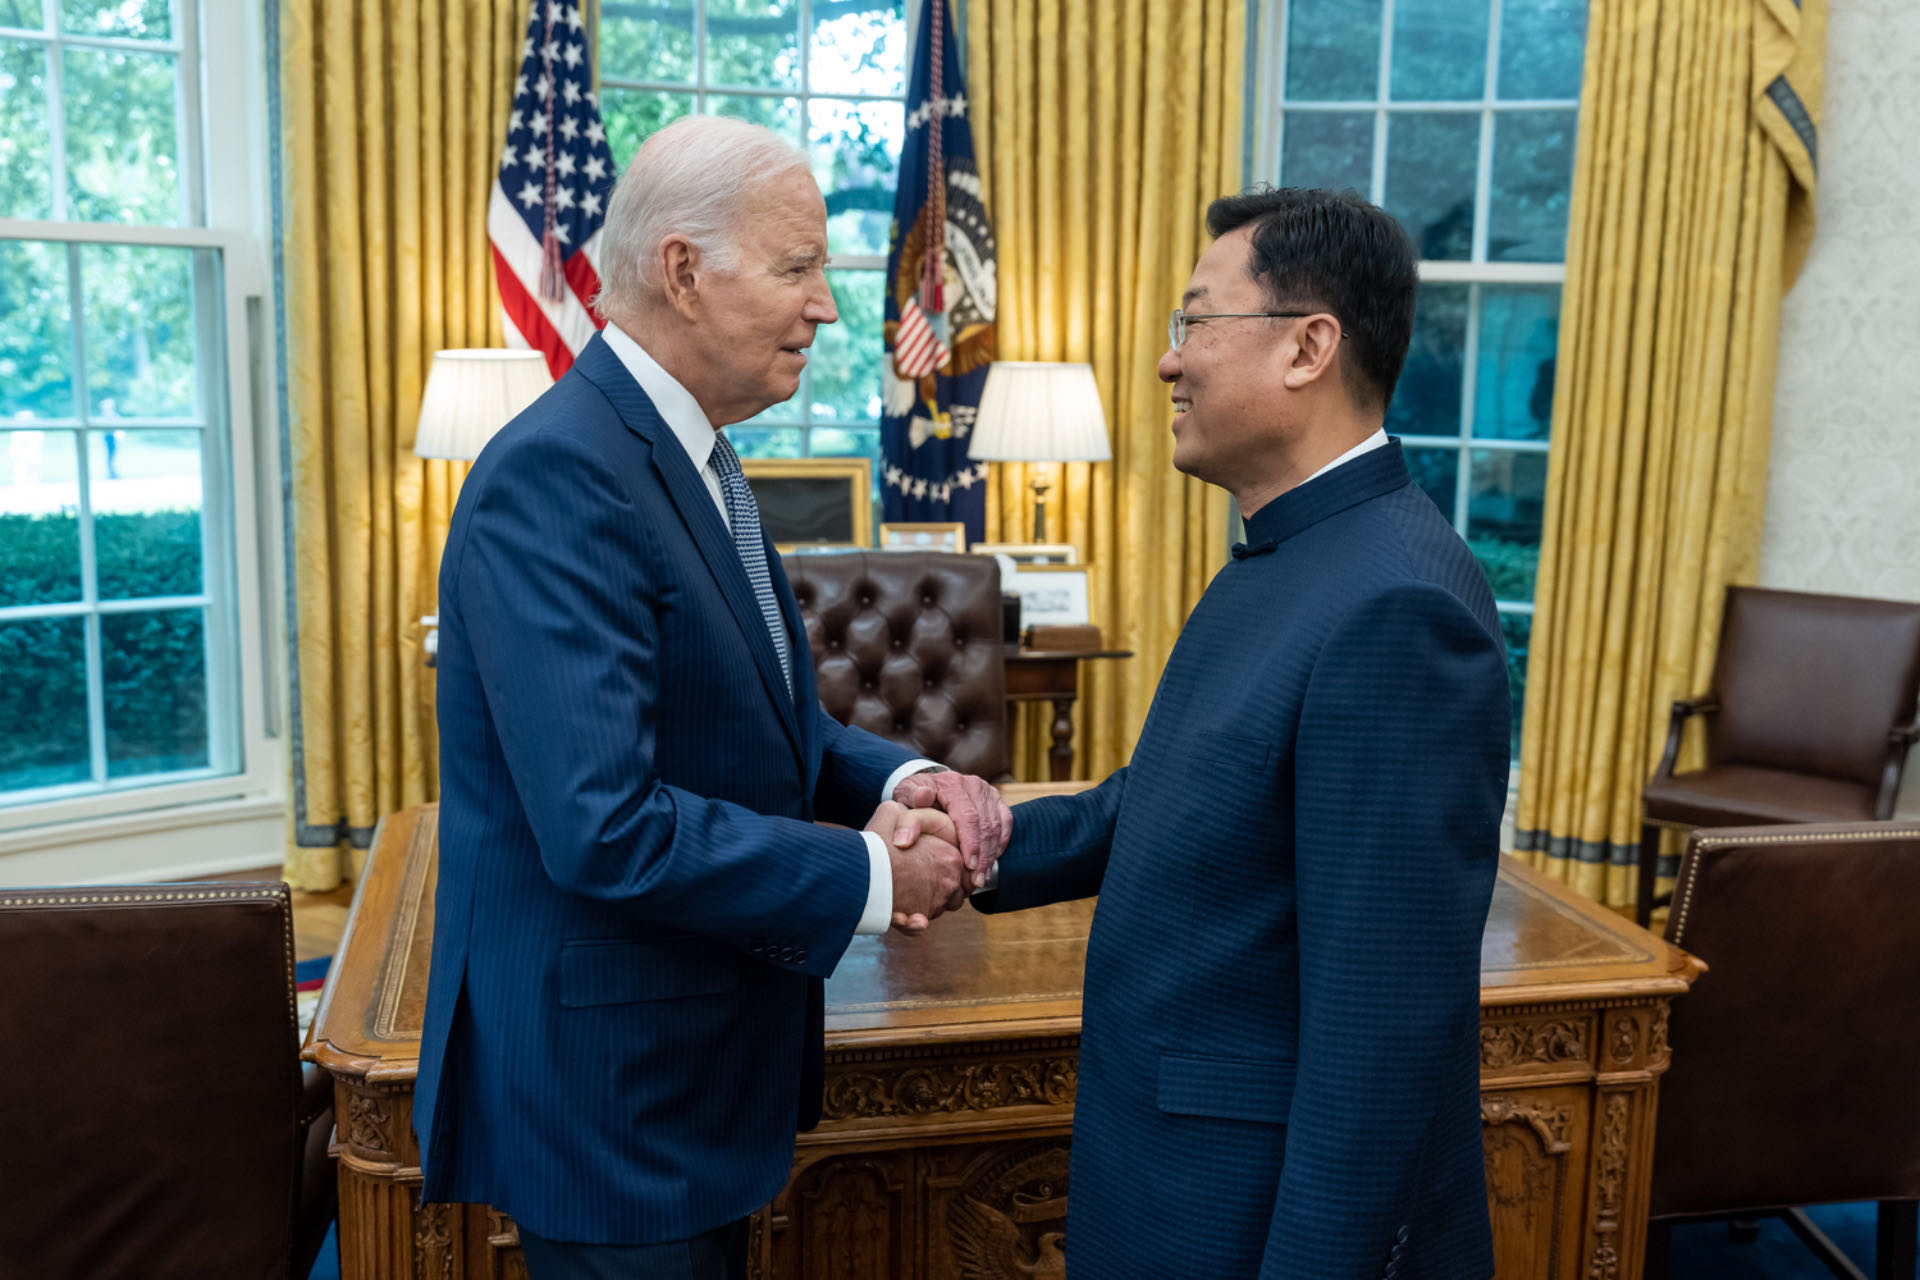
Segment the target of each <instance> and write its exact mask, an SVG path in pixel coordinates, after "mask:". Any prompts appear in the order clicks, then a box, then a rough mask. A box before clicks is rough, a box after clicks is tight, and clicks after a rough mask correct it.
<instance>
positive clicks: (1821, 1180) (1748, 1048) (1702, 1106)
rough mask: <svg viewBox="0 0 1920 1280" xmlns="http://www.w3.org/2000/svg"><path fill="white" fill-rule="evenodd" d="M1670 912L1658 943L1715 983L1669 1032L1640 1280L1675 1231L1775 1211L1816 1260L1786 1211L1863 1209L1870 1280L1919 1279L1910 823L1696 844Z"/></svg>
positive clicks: (1914, 893) (1651, 1273)
mask: <svg viewBox="0 0 1920 1280" xmlns="http://www.w3.org/2000/svg"><path fill="white" fill-rule="evenodd" d="M1673 901H1674V907H1673V912H1672V915H1671V917H1670V919H1669V920H1668V923H1667V940H1668V941H1669V942H1672V943H1674V944H1675V945H1677V946H1682V947H1685V948H1686V949H1687V950H1688V951H1690V952H1692V953H1693V954H1694V955H1697V956H1699V957H1700V958H1701V959H1702V960H1704V961H1706V963H1707V965H1708V966H1709V968H1708V972H1707V974H1706V975H1705V976H1704V977H1702V978H1701V979H1700V981H1699V982H1698V983H1696V984H1695V985H1694V988H1693V990H1692V991H1691V992H1689V993H1688V994H1687V995H1686V996H1685V997H1684V998H1683V999H1680V1000H1676V1001H1674V1003H1673V1012H1672V1015H1671V1022H1670V1024H1669V1027H1668V1043H1669V1044H1670V1046H1671V1048H1672V1051H1673V1062H1672V1066H1671V1067H1670V1068H1669V1069H1668V1071H1667V1074H1666V1075H1665V1076H1663V1077H1661V1080H1660V1106H1659V1111H1658V1113H1657V1119H1656V1121H1655V1124H1656V1130H1655V1137H1654V1146H1653V1190H1652V1199H1651V1202H1650V1205H1651V1207H1650V1214H1651V1216H1652V1218H1653V1219H1654V1229H1653V1231H1652V1232H1651V1234H1650V1236H1649V1240H1648V1247H1647V1268H1646V1275H1647V1276H1648V1277H1649V1280H1654V1278H1657V1277H1664V1276H1665V1275H1666V1274H1667V1272H1666V1260H1667V1246H1668V1244H1669V1242H1670V1231H1671V1226H1672V1223H1673V1222H1674V1221H1676V1220H1680V1219H1684V1218H1719V1217H1729V1216H1734V1217H1752V1216H1756V1215H1759V1214H1767V1213H1783V1214H1784V1215H1785V1216H1786V1217H1787V1220H1788V1223H1789V1225H1791V1226H1793V1227H1794V1229H1795V1230H1796V1231H1798V1232H1799V1233H1800V1234H1801V1235H1802V1236H1803V1238H1806V1239H1807V1241H1808V1243H1809V1244H1810V1245H1813V1246H1814V1248H1815V1249H1816V1250H1820V1249H1821V1248H1822V1242H1824V1241H1825V1237H1824V1236H1821V1235H1820V1234H1819V1232H1818V1231H1817V1229H1816V1228H1814V1227H1813V1226H1812V1224H1811V1223H1810V1222H1808V1220H1807V1219H1806V1217H1805V1216H1804V1215H1803V1214H1800V1213H1799V1211H1798V1210H1797V1209H1796V1208H1792V1207H1793V1206H1799V1205H1807V1204H1825V1203H1837V1202H1844V1201H1858V1200H1878V1201H1879V1202H1880V1221H1879V1247H1878V1255H1879V1261H1878V1275H1879V1276H1880V1277H1881V1280H1892V1278H1893V1277H1895V1276H1899V1277H1902V1280H1913V1275H1914V1224H1915V1201H1916V1200H1920V1087H1916V1082H1917V1081H1920V981H1916V975H1920V931H1916V930H1915V928H1914V921H1915V920H1916V919H1920V824H1896V823H1858V824H1814V825H1807V826H1798V827H1790V828H1789V827H1780V826H1767V827H1744V828H1729V829H1720V830H1712V831H1697V832H1695V833H1694V834H1693V836H1692V837H1691V839H1690V840H1689V842H1688V848H1687V852H1686V855H1685V857H1684V858H1683V859H1682V860H1681V864H1680V877H1679V880H1678V881H1677V888H1676V889H1675V892H1674V898H1673ZM1825 1247H1826V1248H1827V1249H1831V1247H1832V1246H1831V1244H1826V1246H1825ZM1823 1261H1827V1262H1828V1265H1829V1267H1830V1268H1831V1267H1833V1265H1834V1264H1833V1262H1832V1261H1831V1260H1830V1259H1829V1258H1827V1257H1826V1256H1824V1254H1823ZM1838 1274H1843V1275H1844V1274H1849V1273H1848V1272H1846V1271H1845V1270H1839V1271H1838ZM1854 1274H1857V1273H1854Z"/></svg>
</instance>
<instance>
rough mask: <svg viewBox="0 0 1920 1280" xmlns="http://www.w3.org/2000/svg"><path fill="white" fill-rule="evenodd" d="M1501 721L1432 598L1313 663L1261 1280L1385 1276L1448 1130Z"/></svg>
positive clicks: (1503, 769) (1486, 674)
mask: <svg viewBox="0 0 1920 1280" xmlns="http://www.w3.org/2000/svg"><path fill="white" fill-rule="evenodd" d="M1508 715H1509V712H1508V699H1507V674H1506V661H1505V654H1504V649H1503V646H1502V644H1501V642H1500V641H1499V640H1498V639H1497V638H1495V637H1494V636H1493V635H1490V634H1489V633H1488V632H1487V630H1486V628H1485V627H1484V626H1482V625H1481V624H1480V622H1479V621H1478V620H1477V619H1476V618H1475V617H1474V615H1473V614H1472V613H1471V612H1470V611H1469V610H1468V609H1467V607H1466V606H1465V605H1463V604H1462V603H1461V602H1460V601H1459V600H1458V599H1456V598H1455V597H1454V596H1452V595H1451V594H1449V593H1447V592H1445V591H1442V590H1440V589H1439V588H1436V587H1431V586H1427V585H1424V584H1420V585H1409V586H1404V587H1398V588H1395V589H1394V590H1393V591H1391V592H1388V593H1385V594H1383V595H1381V596H1378V597H1376V598H1373V599H1371V600H1369V601H1367V602H1365V603H1363V604H1362V605H1360V606H1358V607H1357V608H1356V609H1355V610H1354V611H1353V613H1352V614H1350V615H1349V616H1348V617H1347V618H1346V619H1345V620H1343V622H1342V623H1341V624H1340V625H1339V626H1338V627H1337V628H1336V630H1335V632H1334V634H1333V635H1332V636H1331V637H1330V638H1329V640H1328V641H1327V643H1326V645H1325V646H1324V647H1323V649H1322V650H1321V653H1320V656H1319V659H1318V661H1317V662H1316V664H1315V667H1314V671H1313V674H1312V676H1311V678H1310V679H1309V682H1308V686H1307V693H1306V699H1305V702H1304V705H1303V707H1302V711H1301V719H1300V729H1299V737H1298V742H1297V745H1296V754H1295V775H1294V795H1295V828H1294V856H1295V862H1296V866H1295V873H1296V877H1297V885H1298V893H1299V900H1298V908H1297V910H1298V922H1299V947H1300V993H1299V994H1300V1037H1299V1043H1300V1056H1299V1065H1298V1074H1297V1076H1296V1080H1295V1086H1294V1094H1293V1102H1292V1106H1291V1111H1290V1113H1289V1117H1288V1127H1287V1134H1286V1144H1287V1158H1286V1165H1285V1168H1284V1171H1283V1172H1282V1174H1281V1178H1280V1186H1279V1192H1278V1195H1277V1197H1276V1200H1275V1204H1274V1213H1273V1219H1272V1223H1271V1226H1270V1228H1269V1234H1268V1238H1267V1248H1266V1253H1265V1257H1264V1260H1263V1265H1262V1267H1261V1270H1260V1275H1261V1276H1262V1277H1263V1278H1264V1280H1280V1278H1281V1277H1286V1278H1287V1280H1317V1278H1318V1277H1324V1276H1377V1275H1380V1274H1383V1272H1385V1270H1386V1268H1387V1264H1388V1262H1389V1260H1390V1259H1391V1258H1394V1257H1397V1256H1398V1255H1397V1253H1396V1251H1395V1244H1396V1242H1397V1241H1398V1240H1399V1239H1400V1238H1401V1236H1400V1233H1401V1230H1402V1228H1403V1227H1405V1226H1406V1225H1407V1223H1408V1221H1409V1219H1410V1218H1411V1217H1412V1216H1413V1210H1414V1207H1415V1202H1416V1199H1417V1197H1418V1195H1419V1192H1420V1187H1421V1180H1420V1178H1421V1164H1422V1159H1423V1156H1424V1154H1425V1152H1426V1151H1427V1149H1428V1144H1429V1141H1430V1140H1431V1138H1432V1136H1433V1134H1435V1133H1436V1132H1445V1133H1448V1134H1457V1133H1458V1132H1459V1129H1460V1126H1459V1125H1458V1124H1457V1123H1454V1122H1455V1121H1457V1119H1458V1115H1457V1111H1458V1108H1459V1107H1460V1106H1461V1105H1462V1100H1461V1099H1460V1097H1459V1083H1458V1082H1459V1080H1460V1078H1461V1072H1462V1070H1463V1064H1462V1062H1461V1061H1460V1057H1461V1055H1462V1053H1463V1052H1464V1053H1469V1054H1470V1053H1471V1052H1472V1051H1473V1050H1472V1048H1471V1046H1472V1045H1473V1044H1475V1043H1477V1038H1476V1037H1475V1035H1474V1032H1473V1030H1472V1028H1473V1027H1475V1026H1476V1025H1477V1023H1478V1019H1479V991H1480V983H1479V975H1480V937H1481V933H1482V931H1483V929H1484V928H1485V924H1486V915H1487V906H1488V902H1489V900H1490V898H1491V896H1492V892H1493V881H1494V876H1495V874H1496V872H1497V869H1498V861H1499V830H1500V815H1501V810H1502V807H1503V805H1504V802H1505V797H1506V789H1507V761H1508V750H1509V747H1508V743H1509V736H1508V735H1509V728H1508ZM1465 1069H1466V1070H1468V1071H1469V1072H1470V1071H1471V1070H1472V1068H1471V1067H1467V1068H1465ZM1466 1105H1471V1104H1470V1103H1468V1104H1466ZM1473 1132H1476V1133H1477V1132H1478V1127H1477V1125H1475V1126H1473ZM1476 1159H1477V1157H1476Z"/></svg>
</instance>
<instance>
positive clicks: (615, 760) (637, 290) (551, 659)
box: [414, 116, 1008, 1280]
mask: <svg viewBox="0 0 1920 1280" xmlns="http://www.w3.org/2000/svg"><path fill="white" fill-rule="evenodd" d="M605 236H606V247H605V251H604V253H603V255H602V261H601V269H602V272H603V275H604V279H605V285H604V289H603V292H602V296H601V299H600V306H601V310H602V312H603V313H604V314H605V315H606V317H607V321H608V323H607V326H606V328H605V329H604V330H603V332H602V333H601V335H600V336H598V337H596V338H594V339H593V340H592V341H591V342H589V343H588V344H587V346H586V347H585V349H584V350H582V352H581V353H580V358H579V360H578V361H577V362H576V363H575V364H574V366H573V369H572V370H571V371H569V372H568V374H567V375H566V376H565V377H563V378H561V379H560V381H559V382H557V383H556V384H555V385H554V386H553V388H552V389H551V390H550V391H548V392H547V393H546V394H545V395H544V396H542V397H541V398H540V399H539V400H538V401H537V402H536V403H534V405H533V406H532V407H530V408H529V409H528V410H527V411H526V412H525V413H523V414H521V415H520V417H518V418H516V419H515V420H514V421H513V422H512V423H510V424H508V425H507V426H506V427H505V428H504V429H503V430H502V431H501V432H500V433H499V434H498V435H497V436H496V437H495V438H494V439H493V441H492V442H491V443H490V444H488V446H487V448H486V450H485V452H483V453H482V454H481V456H480V459H479V461H478V462H476V463H475V464H474V468H473V471H472V473H471V474H470V475H469V476H468V477H467V481H466V485H465V487H464V489H463V490H462V492H461V495H460V502H459V506H458V507H457V509H456V510H455V512H454V517H453V526H452V529H451V531H450V533H449V534H448V538H447V546H446V551H445V555H444V558H443V561H442V565H441V571H440V655H439V719H440V742H441V761H440V787H441V801H440V827H439V836H440V870H439V875H440V880H439V885H438V889H437V891H436V894H435V899H434V912H435V922H434V931H433V932H434V943H433V957H432V967H431V976H430V980H429V983H428V992H427V1008H426V1016H425V1023H424V1031H423V1033H422V1036H421V1044H420V1072H419V1084H418V1089H417V1092H416V1094H415V1111H414V1125H415V1132H416V1133H417V1135H418V1137H419V1140H420V1150H421V1167H422V1170H423V1173H424V1185H423V1187H422V1196H423V1198H424V1199H426V1200H433V1201H479V1202H484V1203H487V1204H491V1205H493V1206H495V1207H496V1208H499V1209H501V1210H504V1211H505V1212H507V1213H509V1214H511V1215H512V1216H513V1218H514V1220H515V1222H516V1223H517V1224H518V1226H519V1230H520V1239H521V1245H522V1248H523V1250H524V1251H525V1255H526V1260H527V1264H528V1269H529V1272H530V1273H531V1276H532V1280H567V1278H570V1277H580V1278H586V1277H595V1278H599V1277H615V1276H618V1277H621V1278H622V1280H637V1278H639V1277H647V1278H649V1280H721V1278H722V1277H739V1276H741V1275H743V1274H744V1272H745V1265H746V1219H747V1217H748V1215H749V1214H751V1213H752V1212H753V1210H755V1209H756V1208H758V1207H759V1206H761V1205H763V1204H765V1203H766V1202H767V1201H769V1200H770V1199H772V1198H773V1196H774V1195H776V1194H777V1193H778V1192H779V1190H780V1188H781V1186H782V1185H783V1184H784V1182H785V1180H786V1177H787V1172H788V1168H789V1166H790V1164H791V1160H792V1151H793V1134H794V1131H795V1129H796V1127H808V1126H810V1125H811V1124H812V1123H813V1122H814V1121H815V1120H817V1118H818V1115H819V1109H820V1082H821V1053H822V1040H821V1025H822V1009H823V1001H822V991H821V980H822V979H823V978H824V977H825V976H826V975H828V974H830V973H831V972H832V971H833V968H834V966H835V964H836V963H837V962H838V961H839V958H840V956H841V954H842V953H843V952H844V951H845V949H846V947H847V944H848V942H849V941H850V940H851V939H852V937H853V936H854V934H855V933H879V932H883V931H884V930H885V929H886V928H887V927H888V925H889V923H892V924H894V925H896V926H898V927H900V928H902V929H905V930H907V931H909V932H916V931H918V930H921V929H924V928H925V927H926V924H927V921H928V920H929V919H931V918H932V917H933V916H935V915H938V914H939V913H940V912H941V911H943V910H946V909H950V908H952V907H954V906H957V905H958V904H959V903H960V902H961V901H962V900H963V897H964V894H965V892H966V891H967V889H968V888H971V887H972V886H973V884H975V883H978V882H979V881H980V880H981V879H983V878H984V876H985V873H986V870H987V864H988V863H990V861H991V859H992V858H993V857H996V856H997V855H998V853H999V851H1000V849H1001V848H1002V847H1003V846H1004V844H1005V842H1006V832H1007V821H1008V818H1007V811H1006V807H1005V806H1004V804H1002V803H1001V802H1000V798H999V796H998V794H997V793H995V792H994V791H993V790H992V788H991V787H989V786H987V785H986V784H985V783H983V782H981V781H980V780H979V779H977V778H966V777H963V776H961V775H958V774H952V773H946V772H940V771H939V770H938V766H934V765H931V764H930V762H928V761H925V760H917V759H914V758H913V757H912V756H911V754H910V753H908V752H906V751H903V750H901V749H900V748H899V747H897V746H894V745H893V744H891V743H888V742H886V741H884V740H882V739H880V738H877V737H874V736H872V735H870V734H866V733H863V732H861V731H860V730H858V729H850V728H845V727H842V726H841V725H839V724H836V723H835V722H834V721H832V720H831V719H829V718H828V717H827V716H826V715H825V714H824V713H823V712H821V710H820V708H819V704H818V702H817V701H816V699H815V696H814V683H813V663H812V661H811V659H810V658H809V656H808V653H807V641H806V632H805V630H804V629H803V628H802V626H801V622H800V616H799V610H798V607H797V605H796V604H795V602H794V598H793V593H792V592H791V591H790V590H789V589H788V587H787V583H786V579H785V576H784V575H783V574H782V573H781V570H780V561H779V558H778V557H777V556H775V555H774V554H773V551H772V548H771V547H770V546H769V545H768V543H767V540H766V538H765V536H764V534H763V533H762V531H761V529H760V520H759V514H758V512H757V511H756V509H755V507H754V501H753V495H752V493H751V491H750V490H749V489H748V488H747V485H746V482H745V480H744V479H743V478H742V476H741V471H740V463H739V459H738V458H737V457H736V456H735V455H734V452H733V449H732V447H731V446H730V445H729V444H728V443H727V439H726V437H725V436H724V435H722V434H721V433H720V431H719V428H720V427H722V426H725V425H726V424H728V423H732V422H740V421H742V420H744V419H746V418H750V417H752V416H753V415H754V414H756V413H758V412H760V411H761V410H762V409H765V408H766V407H768V406H769V405H773V404H778V403H780V402H781V401H783V400H786V399H787V398H788V397H790V396H791V395H793V393H794V391H795V389H796V388H797V386H798V385H799V379H800V372H801V370H802V369H803V368H804V367H805V366H806V360H807V356H806V351H807V348H808V347H809V346H810V345H811V344H812V342H813V339H814V335H815V332H816V331H817V329H818V328H819V326H820V325H823V324H831V323H833V322H834V320H835V319H836V318H837V316H836V313H835V310H834V304H833V295H832V293H831V291H830V290H829V289H828V287H827V282H826V276H825V271H824V268H825V266H826V258H827V233H826V206H825V203H824V202H823V201H822V200H821V198H820V192H819V189H818V188H817V187H816V186H815V185H814V182H813V179H812V177H811V176H810V174H809V172H808V168H807V161H806V157H805V155H804V154H802V153H801V152H799V151H797V150H796V149H794V148H793V147H791V146H789V145H788V144H786V143H785V142H783V141H781V140H780V138H779V137H778V136H776V135H775V134H773V133H770V132H769V131H767V130H765V129H761V128H758V127H756V126H752V125H747V124H743V123H740V122H738V121H732V120H725V119H720V118H716V117H709V116H702V117H695V118H692V119H688V120H682V121H680V122H678V123H676V124H673V125H670V126H668V127H667V128H665V129H663V130H661V131H660V132H658V133H656V134H655V135H654V136H653V137H652V138H650V139H648V141H647V142H646V144H645V145H644V146H642V147H641V148H640V150H639V152H638V154H636V155H635V156H634V158H633V161H632V163H631V164H630V165H629V166H628V169H627V172H626V173H625V174H624V175H623V176H622V178H621V180H620V182H619V184H618V186H617V187H616V188H615V190H614V193H613V197H612V199H611V201H610V202H609V205H608V214H607V223H606V229H605ZM899 800H907V801H911V802H912V803H914V804H916V805H927V804H933V805H938V806H939V807H940V808H943V809H945V810H946V811H947V812H946V813H941V812H938V811H937V810H936V809H933V808H915V809H912V810H909V809H908V808H906V807H905V806H904V805H903V804H901V803H897V802H896V801H899ZM816 818H817V819H821V820H823V821H825V822H837V823H842V824H845V825H847V826H849V827H860V826H861V825H863V824H864V826H865V830H864V831H857V830H843V829H837V828H835V827H830V826H824V825H818V824H817V823H816V822H815V821H813V820H814V819H816ZM956 846H957V847H956Z"/></svg>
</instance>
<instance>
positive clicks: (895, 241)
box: [880, 0, 995, 542]
mask: <svg viewBox="0 0 1920 1280" xmlns="http://www.w3.org/2000/svg"><path fill="white" fill-rule="evenodd" d="M994 266H995V249H994V243H993V228H992V227H991V226H990V225H989V224H988V221H987V209H986V205H985V204H984V203H982V201H981V199H980V171H979V169H977V168H976V167H975V166H974V162H973V130H972V127H971V126H970V125H969V123H968V121H967V94H966V85H965V83H964V82H963V81H962V80H961V78H960V59H959V52H958V48H957V46H956V44H955V42H954V35H953V24H952V20H951V17H950V14H949V11H948V7H947V4H946V2H945V0H922V7H921V10H920V34H919V38H918V40H917V41H916V42H915V47H914V51H913V74H912V75H911V76H910V77H909V79H908V82H907V131H906V145H905V146H904V147H903V148H902V150H901V153H900V190H899V192H898V193H897V194H896V195H895V197H894V204H893V233H892V237H891V240H890V242H889V245H888V250H887V298H886V331H885V334H886V348H887V357H886V360H885V362H884V371H883V373H882V375H881V380H882V384H883V385H882V395H881V400H882V416H881V422H880V450H881V455H882V456H881V461H882V463H883V465H884V466H885V467H886V484H885V485H884V486H883V491H882V492H883V495H884V497H883V510H884V511H885V512H886V518H887V519H888V520H893V521H917V520H933V521H953V520H958V521H963V522H964V523H965V524H966V526H967V540H968V541H969V542H972V541H977V540H979V539H981V538H984V537H985V536H986V517H987V488H986V480H987V464H986V463H984V462H974V461H971V460H970V459H969V458H968V457H967V437H968V436H969V435H970V434H971V432H972V430H973V419H974V414H975V413H976V411H977V410H978V408H979V405H980V392H981V389H982V388H983V387H985V386H986V381H987V366H988V365H989V364H991V363H992V362H993V310H994Z"/></svg>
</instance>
